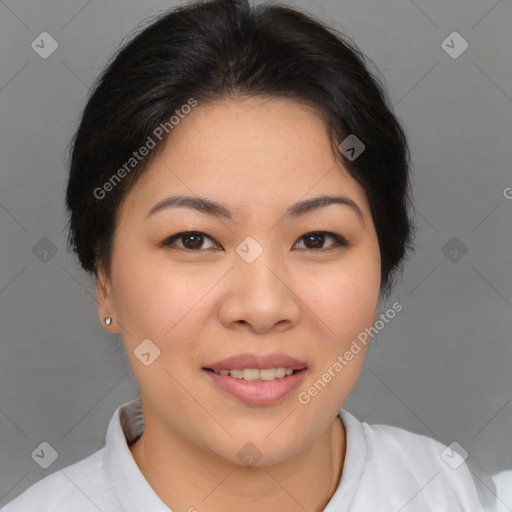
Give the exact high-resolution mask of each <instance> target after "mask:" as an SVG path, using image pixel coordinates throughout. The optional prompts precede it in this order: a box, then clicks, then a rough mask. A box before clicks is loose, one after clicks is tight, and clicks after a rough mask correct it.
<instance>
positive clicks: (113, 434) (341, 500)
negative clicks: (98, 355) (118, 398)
mask: <svg viewBox="0 0 512 512" xmlns="http://www.w3.org/2000/svg"><path fill="white" fill-rule="evenodd" d="M338 416H339V417H340V418H341V420H342V422H343V425H344V427H345V432H346V453H345V460H344V464H343V472H342V476H341V479H340V482H339V485H338V487H337V489H336V491H335V493H334V495H333V496H332V498H331V500H330V501H329V503H328V504H327V506H326V507H325V509H324V512H334V511H336V510H340V509H341V508H342V509H343V510H348V509H349V508H350V507H349V506H348V504H349V502H350V501H351V500H352V499H353V497H354V496H355V494H356V492H357V487H358V485H359V484H360V482H361V479H362V477H363V473H364V469H365V467H366V464H367V461H368V457H369V451H368V450H369V447H368V445H367V442H366V439H365V436H364V432H363V427H362V425H361V422H360V421H359V420H358V419H357V418H356V417H355V416H353V415H352V414H350V413H349V412H348V411H346V410H344V409H341V410H340V411H339V413H338ZM143 431H144V414H143V409H142V400H141V398H140V397H139V398H136V399H135V400H132V401H130V402H126V403H125V404H123V405H121V406H119V407H118V408H117V409H116V411H115V412H114V415H113V416H112V419H111V420H110V424H109V426H108V430H107V436H106V470H107V475H108V478H109V480H110V482H111V484H112V487H113V489H114V492H115V494H116V496H117V499H118V501H119V503H120V504H121V509H122V510H123V511H125V512H140V511H142V510H151V512H172V511H171V509H170V508H169V507H167V505H166V504H165V503H164V502H163V501H162V500H161V499H160V498H159V497H158V495H157V494H156V493H155V491H154V490H153V488H152V487H151V486H150V485H149V483H148V482H147V480H146V478H145V477H144V475H143V474H142V472H141V471H140V469H139V467H138V466H137V463H136V462H135V459H134V458H133V455H132V453H131V451H130V448H129V445H130V444H132V443H134V442H135V441H136V440H137V439H138V438H139V437H140V436H141V434H142V432H143Z"/></svg>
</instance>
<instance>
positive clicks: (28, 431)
mask: <svg viewBox="0 0 512 512" xmlns="http://www.w3.org/2000/svg"><path fill="white" fill-rule="evenodd" d="M173 5H176V2H165V1H156V0H153V1H145V2H139V1H136V0H129V1H119V0H109V1H104V2H99V1H96V0H90V1H87V0H66V1H64V0H50V1H48V0H46V1H37V2H36V1H26V0H6V1H2V2H0V48H1V50H0V52H1V68H0V69H1V74H0V112H1V115H0V130H1V131H0V141H1V142H0V144H1V154H0V176H1V188H0V230H1V246H0V256H1V257H0V318H1V324H0V354H1V355H0V505H3V504H5V503H7V502H8V501H10V500H12V499H13V498H14V497H16V496H17V495H18V494H20V493H21V492H22V491H23V490H24V489H26V488H27V487H28V486H30V485H31V484H33V483H34V482H36V481H37V480H40V479H41V478H43V477H44V476H46V475H47V474H50V473H52V472H54V471H56V470H58V469H60V468H62V467H64V466H66V465H68V464H71V463H73V462H76V461H78V460H80V459H82V458H84V457H86V456H87V455H89V454H91V453H93V452H94V451H96V450H98V449H99V448H101V447H102V446H103V444H104V441H105V432H106V428H107V425H108V422H109V420H110V418H111V415H112V413H113V411H114V410H115V408H116V407H117V406H118V405H120V404H122V403H123V402H125V401H127V400H130V399H132V398H134V397H136V396H137V395H138V392H139V389H138V385H137V383H136V382H135V380H134V378H133V377H132V374H131V371H130V370H129V367H128V365H127V363H126V361H125V360H124V356H123V353H122V347H121V340H120V338H118V337H116V336H112V335H109V334H108V333H107V332H106V331H105V330H104V329H103V328H102V327H101V325H100V324H99V320H98V317H97V303H96V302H95V299H94V283H93V282H92V280H91V279H90V278H88V276H87V275H86V274H85V273H83V272H82V271H81V270H80V268H79V267H78V265H77V263H76V262H75V260H74V258H73V256H72V255H70V254H69V253H68V252H67V251H66V245H65V239H66V233H65V221H66V216H65V210H64V190H65V185H66V167H65V151H66V147H67V144H68V143H69V140H70V138H71V136H72V134H73V132H74V130H75V129H76V126H77V120H78V115H79V113H80V111H81V108H82V107H83V106H84V102H85V100H86V96H87V92H88V87H89V86H90V85H91V83H92V81H93V80H94V78H95V77H96V76H97V75H98V74H99V72H100V71H101V70H102V68H103V66H104V64H105V62H106V59H107V58H108V57H109V56H110V55H111V54H112V52H113V51H115V49H116V48H117V47H118V45H119V43H120V42H121V40H122V39H123V38H125V37H127V34H128V33H129V32H130V31H131V30H132V29H133V28H134V27H136V26H137V25H138V24H139V23H140V22H141V21H142V20H144V19H145V18H147V17H149V16H151V15H154V14H157V13H158V12H161V11H162V10H164V9H167V8H169V7H171V6H173ZM291 5H295V6H298V7H302V8H305V9H307V10H308V11H309V12H311V13H313V14H316V15H317V16H319V17H320V18H321V19H322V20H324V21H325V22H327V23H329V24H331V25H332V26H334V27H336V28H338V29H340V30H342V31H344V32H345V33H346V34H347V35H348V36H349V37H351V38H352V39H354V41H355V42H356V44H357V45H358V46H359V47H360V49H361V50H362V51H363V52H364V53H365V54H366V55H367V56H368V57H369V58H370V59H371V61H373V62H374V63H375V65H376V66H377V68H378V69H379V70H380V71H381V72H382V75H383V76H384V78H385V81H386V83H387V86H388V90H389V94H390V97H391V99H392V102H393V104H394V105H395V109H396V113H397V115H398V116H399V118H400V119H401V121H402V123H403V124H404V127H405V129H406V131H407V133H408V135H409V140H410V144H411V150H412V156H413V161H414V166H415V174H414V178H413V184H414V200H415V205H416V210H417V211H416V218H415V222H416V224H417V225H418V244H417V249H416V252H415V254H414V256H413V257H412V258H411V260H410V262H409V264H408V266H407V269H406V272H405V274H404V277H403V280H402V281H401V282H400V284H399V287H398V289H397V291H396V293H395V294H394V296H393V297H392V298H391V300H390V302H389V305H390V304H391V303H392V302H393V301H395V300H396V301H399V302H400V303H401V304H402V305H403V310H402V311H401V312H400V313H399V314H398V315H397V316H396V317H395V319H394V320H393V321H392V322H391V323H390V324H388V325H387V326H386V328H385V329H384V330H383V331H381V332H380V333H379V335H378V336H376V337H375V338H374V340H373V347H372V349H371V350H370V353H369V356H368V359H367V361H366V364H365V368H364V370H363V373H362V375H361V378H360V380H359V382H358V383H357V385H356V388H355V390H354V392H353V394H352V395H351V397H350V398H349V400H348V402H347V403H346V405H345V407H346V408H347V409H348V410H349V411H351V412H352V413H353V414H355V415H356V416H358V417H359V418H361V419H364V420H366V421H368V422H376V423H387V424H392V425H397V426H400V427H403V428H406V429H409V430H412V431H415V432H419V433H423V434H426V435H429V436H431V437H435V438H437V439H439V440H440V441H442V442H443V443H445V444H450V443H451V442H452V441H457V442H458V443H459V444H461V445H462V446H463V447H464V448H465V449H466V450H467V451H468V452H469V461H471V462H475V463H478V464H479V465H480V467H481V468H482V469H484V470H485V471H486V472H489V473H496V472H498V471H500V470H502V469H504V468H507V467H508V468H510V467H512V439H511V435H510V434H511V426H512V404H511V401H512V372H511V371H510V361H511V360H512V343H511V332H512V321H511V320H512V314H511V313H512V272H511V271H510V263H511V259H512V251H511V249H512V247H511V245H512V244H511V240H512V223H511V222H510V220H511V218H512V199H507V197H506V196H505V194H506V192H507V190H509V191H510V194H508V195H509V197H512V190H510V189H507V187H512V172H511V163H510V162H511V161H512V144H511V143H510V142H511V133H512V80H511V79H512V65H511V64H512V62H511V61H512V35H511V30H510V26H511V21H512V3H511V2H510V1H504V0H501V1H496V0H479V1H476V0H471V1H470V0H457V1H454V0H452V1H450V2H445V1H441V0H436V1H434V0H428V1H427V0H423V1H422V0H415V1H414V2H413V1H412V0H386V1H385V2H384V1H381V0H343V1H340V0H336V1H335V0H322V1H320V0H318V1H308V2H306V1H297V2H293V3H291ZM44 31H46V32H49V33H50V34H51V35H52V36H53V37H54V38H55V39H56V40H57V42H58V44H59V47H58V49H57V50H56V51H55V52H54V53H53V54H52V55H51V56H50V57H49V58H47V59H43V58H41V57H40V56H39V55H38V54H37V53H36V52H35V51H34V50H33V49H32V48H31V43H32V41H34V40H35V39H36V38H37V36H38V35H39V34H41V33H42V32H44ZM453 31H457V32H459V33H460V34H461V35H462V37H463V38H464V39H465V40H466V41H467V42H468V44H469V47H468V49H467V50H466V51H465V52H464V53H463V54H462V55H460V56H459V57H458V58H452V57H451V56H450V55H448V53H446V51H445V50H444V49H443V47H442V46H441V43H442V42H443V41H444V40H445V39H446V38H447V36H448V35H449V34H451V33H452V32H453ZM449 44H451V43H449ZM454 44H455V43H454ZM457 44H458V43H457ZM457 48H458V46H457V45H456V46H455V49H457ZM43 237H46V238H47V239H49V240H50V241H51V243H52V244H53V245H54V246H55V249H56V250H57V252H56V254H54V255H53V256H52V253H51V252H50V253H48V254H47V255H44V254H42V253H41V251H40V250H39V251H38V250H37V248H40V246H37V245H36V244H38V243H43V244H46V247H47V246H48V245H49V243H48V241H46V240H45V241H43V242H40V240H41V239H42V238H43ZM453 237H457V239H459V241H458V242H457V241H455V242H454V241H453V240H452V238H453ZM447 243H448V244H449V245H448V246H446V244H447ZM451 244H459V245H458V246H454V247H455V249H456V251H457V254H456V253H453V252H452V253H451V254H450V252H449V250H451V248H452V245H451ZM461 244H463V245H461ZM34 246H36V249H34V250H33V248H34ZM463 247H466V248H467V253H466V254H464V255H463V256H462V258H461V257H460V256H461V254H462V252H461V248H463ZM45 260H46V261H45ZM455 260H458V261H455ZM389 305H386V304H383V305H382V308H381V311H382V312H384V311H385V310H386V309H387V307H389ZM43 441H46V442H48V443H50V444H51V445H52V446H53V447H54V448H55V449H56V450H57V452H58V458H57V460H56V461H55V462H54V463H53V464H52V465H51V466H50V467H49V468H48V469H42V468H40V467H39V466H38V465H37V464H36V463H35V462H34V460H33V459H32V458H31V453H32V452H33V450H34V449H35V448H36V447H37V446H38V445H39V444H40V443H41V442H43Z"/></svg>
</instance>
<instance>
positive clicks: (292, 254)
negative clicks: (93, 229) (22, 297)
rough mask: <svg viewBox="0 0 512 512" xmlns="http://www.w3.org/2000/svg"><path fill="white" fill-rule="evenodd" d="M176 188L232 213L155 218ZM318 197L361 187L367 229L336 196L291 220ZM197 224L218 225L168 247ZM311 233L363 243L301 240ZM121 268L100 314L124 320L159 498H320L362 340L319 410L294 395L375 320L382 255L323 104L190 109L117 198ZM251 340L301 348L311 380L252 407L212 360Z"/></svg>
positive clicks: (340, 438)
mask: <svg viewBox="0 0 512 512" xmlns="http://www.w3.org/2000/svg"><path fill="white" fill-rule="evenodd" d="M178 194H180V195H181V194H183V195H190V196H195V195H197V196H201V197H206V198H208V199H212V200H215V201H218V202H219V203H222V204H223V205H225V206H226V207H228V208H229V209H230V210H232V212H233V219H232V220H229V219H224V218H217V217H213V216H209V215H206V214H204V213H201V212H199V211H196V210H192V209H187V208H183V207H181V208H179V207H178V208H176V207H174V208H170V209H166V210H162V211H160V212H158V213H156V214H154V215H153V216H151V217H149V218H146V216H147V214H148V212H149V210H150V209H151V208H152V207H153V206H154V205H155V204H156V203H158V202H159V201H161V200H162V199H164V198H167V197H169V196H172V195H178ZM318 195H343V196H347V197H349V198H351V199H352V200H353V201H354V202H355V203H356V204H357V205H358V206H359V208H360V210H361V212H362V216H363V222H364V223H363V222H362V221H361V220H360V219H359V217H358V216H357V215H356V213H355V212H354V211H353V210H352V209H351V208H350V207H348V206H346V205H339V204H338V205H330V206H328V207H325V208H321V209H317V210H314V211H311V212H309V213H306V214H304V215H301V216H299V217H296V218H291V219H285V218H283V215H284V212H285V210H286V209H287V208H288V207H289V206H290V205H292V204H293V203H295V202H297V201H299V200H303V199H309V198H312V197H316V196H318ZM184 231H197V232H200V233H204V234H205V235H208V236H206V237H204V238H203V243H202V245H201V242H200V241H199V242H198V241H197V239H194V240H192V243H191V241H190V239H187V238H183V237H182V238H179V239H177V240H175V241H174V245H171V246H169V247H164V246H163V245H162V243H163V242H164V241H165V240H166V239H168V238H169V237H171V236H172V235H174V234H177V233H180V232H184ZM312 231H329V232H332V233H335V234H338V235H341V236H343V237H344V238H345V239H346V240H347V241H348V242H349V243H350V244H351V245H350V246H349V247H343V246H336V245H335V240H334V239H332V238H330V237H329V236H326V237H325V239H324V241H323V242H322V241H320V242H319V243H318V241H315V240H310V239H308V237H304V235H306V234H308V233H310V232H312ZM247 236H252V237H253V238H254V239H255V240H256V241H257V242H258V243H259V244H260V246H261V247H262V248H263V253H262V254H261V255H260V256H259V257H258V258H257V259H256V260H255V261H254V262H253V263H250V264H249V263H247V262H246V261H244V260H243V259H242V258H241V257H240V256H239V255H238V254H237V253H236V248H237V246H238V245H239V244H240V243H241V242H242V241H243V240H244V239H245V238H246V237H247ZM209 237H210V238H209ZM187 244H188V245H187ZM173 247H174V248H173ZM186 247H188V250H187V249H186ZM190 247H197V248H196V249H193V248H192V249H191V248H190ZM322 249H323V250H322ZM112 262H113V264H112V272H111V275H110V278H107V277H106V273H104V272H103V271H100V272H99V275H98V278H97V293H98V299H99V302H100V304H101V306H100V318H101V319H103V318H104V317H106V316H111V317H113V319H114V321H113V323H112V324H111V325H110V326H109V327H108V330H109V331H110V332H120V333H121V334H122V338H123V343H124V346H125V349H126V353H127V356H128V359H129V362H130V364H131V367H132V369H133V372H134V374H135V377H136V379H137V381H138V382H139V384H140V388H141V393H142V403H143V409H144V415H145V431H144V433H143V435H142V436H141V437H140V439H139V440H138V441H137V442H136V443H134V444H133V445H131V446H130V450H131V453H132V454H133V457H134V459H135V461H136V463H137V465H138V467H139V468H140V470H141V472H142V473H143V474H144V476H145V478H146V479H147V481H148V482H149V484H150V485H151V487H152V488H153V489H154V490H155V492H156V493H157V494H158V496H159V497H160V498H161V499H162V500H163V501H164V503H166V504H167V505H168V506H169V507H170V508H171V509H172V510H175V511H187V510H194V509H192V508H191V507H195V509H196V510H198V511H199V512H217V511H221V510H222V511H225V510H227V507H232V508H233V509H236V508H235V507H239V508H240V509H243V510H245V511H248V512H252V511H254V512H256V511H258V512H259V511H261V510H282V511H296V510H298V509H301V507H302V508H303V509H305V510H308V511H321V510H323V509H324V507H325V506H326V505H327V503H328V502H329V500H330V498H331V497H332V495H333V493H334V492H335V490H336V487H337V486H338V484H339V480H340V477H341V474H342V469H343V461H344V456H345V450H346V446H345V445H346V437H345V430H344V427H343V424H342V422H341V420H340V419H339V417H338V416H337V414H338V412H339V409H340V408H341V407H342V406H343V403H344V402H345V400H346V398H347V396H348V395H349V394H350V392H351V390H352V388H353V387H354V385H355V383H356V380H357V378H358V376H359V374H360V371H361V369H362V366H363V363H364V358H365V356H366V350H365V349H364V347H363V350H361V352H359V354H357V355H355V356H354V358H353V359H352V360H351V361H350V362H349V363H348V364H347V365H346V366H345V367H344V368H343V370H342V371H341V372H339V373H337V374H336V377H334V378H332V379H331V381H330V382H329V383H328V384H327V385H326V386H325V388H324V389H323V390H322V391H321V392H319V393H318V394H317V396H315V397H312V398H311V401H310V402H309V403H308V404H306V405H303V404H301V403H300V402H299V401H298V397H297V395H298V393H299V392H301V391H305V390H307V389H308V388H309V387H311V386H312V385H313V383H314V382H315V381H317V380H318V379H320V378H321V376H322V374H323V373H324V372H326V371H327V369H328V368H329V367H331V366H332V365H333V363H334V362H335V361H336V359H337V357H338V356H339V355H342V354H344V353H345V352H346V351H347V350H348V349H349V347H350V345H351V343H352V341H353V340H355V339H356V337H357V335H358V334H359V333H360V332H361V331H363V330H364V329H365V328H366V327H369V326H371V325H372V324H373V323H374V321H375V320H376V318H378V302H379V291H380V252H379V245H378V240H377V235H376V232H375V227H374V224H373V221H372V218H371V213H370V207H369V203H368V200H367V197H366V195H365V193H364V190H363V189H362V187H361V186H360V185H359V184H358V183H357V181H356V180H355V179H354V178H352V177H351V176H350V174H349V173H348V171H347V170H346V169H345V168H344V167H343V165H342V164H341V163H340V162H339V161H337V160H336V159H335V158H334V155H333V153H332V149H331V146H330V143H329V138H328V134H327V130H326V126H325V124H324V122H323V120H322V118H321V117H320V115H319V114H318V113H317V112H316V111H315V110H314V109H313V108H312V107H308V106H305V105H302V104H299V103H297V102H294V101H292V100H287V99H275V98H274V99H262V98H251V99H240V98H239V99H226V100H223V101H218V102H216V103H214V104H210V105H206V106H201V105H199V106H197V107H195V108H194V109H193V110H192V112H191V113H190V114H188V115H187V116H186V117H185V118H184V119H183V120H182V121H181V122H180V124H179V125H178V126H176V127H175V128H174V130H173V132H172V133H171V137H170V138H169V140H168V141H167V143H166V146H165V148H164V150H163V151H162V152H161V153H160V154H159V155H158V157H157V158H156V159H155V160H154V161H153V162H152V163H151V165H150V167H149V168H148V169H147V170H146V173H145V174H144V175H143V176H142V177H141V178H140V180H139V181H137V183H136V185H135V186H134V187H133V188H132V190H131V191H130V192H129V194H128V195H127V196H126V198H125V199H124V201H123V203H122V204H121V206H120V210H119V217H118V225H117V226H116V234H115V239H114V247H113V255H112ZM146 338H149V339H151V340H152V342H153V343H154V344H155V345H156V346H158V348H159V349H160V351H161V353H160V356H159V357H158V358H157V359H155V361H154V362H153V363H152V364H150V365H149V366H145V365H144V364H142V363H141V361H140V360H139V359H138V358H137V357H136V356H135V355H134V350H135V349H136V347H137V346H138V345H139V344H140V343H141V341H142V340H143V339H146ZM242 352H252V353H258V354H270V353H273V352H282V353H285V354H288V355H290V356H292V357H296V358H298V359H300V360H303V361H305V362H306V363H307V367H308V372H307V375H306V378H305V380H304V382H303V383H302V384H301V386H300V387H299V388H298V389H297V390H295V391H293V392H292V393H291V394H290V395H288V396H286V397H285V398H284V399H282V400H280V401H279V402H278V403H275V404H272V405H265V406H261V405H259V406H254V405H247V404H245V403H243V402H241V401H239V400H238V399H236V398H235V397H233V396H231V395H228V394H226V393H225V392H224V391H223V390H221V389H219V388H218V387H217V386H215V385H214V384H212V383H211V381H210V379H209V378H208V375H206V374H205V372H204V371H203V370H201V368H202V367H204V366H207V365H208V363H213V362H215V361H218V360H220V359H224V358H225V357H228V356H231V355H235V354H239V353H242ZM248 442H251V443H253V444H254V445H255V446H256V447H257V449H258V450H259V452H260V453H261V458H260V460H259V461H258V462H257V464H256V465H254V466H253V467H248V466H245V465H244V464H243V463H242V462H241V461H240V460H239V458H238V457H237V453H238V451H239V450H240V449H241V448H242V447H243V446H244V445H245V444H246V443H248Z"/></svg>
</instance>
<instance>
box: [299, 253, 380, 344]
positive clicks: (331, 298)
mask: <svg viewBox="0 0 512 512" xmlns="http://www.w3.org/2000/svg"><path fill="white" fill-rule="evenodd" d="M303 275H304V277H303V278H302V280H301V282H302V284H301V290H302V291H301V298H302V300H303V301H304V302H305V304H307V305H308V306H309V307H310V308H311V310H312V311H313V312H314V313H315V315H316V317H317V318H318V320H319V321H322V322H323V323H324V327H323V330H324V331H325V332H326V333H328V334H329V335H330V336H332V337H335V339H336V340H348V338H352V337H354V336H357V334H358V333H359V332H360V331H361V330H363V329H364V328H365V327H368V326H369V325H372V324H373V322H374V320H375V311H376V309H377V307H378V301H379V291H380V265H379V260H378V258H376V257H375V254H374V253H373V252H365V253H362V252H358V253H356V252H354V253H353V254H352V255H350V257H347V258H345V259H342V260H340V262H339V263H338V264H336V265H329V266H326V267H325V268H324V269H321V270H318V269H317V270H316V271H314V272H304V274H303Z"/></svg>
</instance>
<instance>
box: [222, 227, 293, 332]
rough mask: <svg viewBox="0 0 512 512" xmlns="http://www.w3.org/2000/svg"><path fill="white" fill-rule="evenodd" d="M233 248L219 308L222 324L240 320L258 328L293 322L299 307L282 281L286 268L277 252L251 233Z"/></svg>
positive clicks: (287, 285) (261, 329) (262, 328)
mask: <svg viewBox="0 0 512 512" xmlns="http://www.w3.org/2000/svg"><path fill="white" fill-rule="evenodd" d="M236 252H237V254H236V255H235V260H234V265H233V269H232V271H231V272H230V274H229V275H228V276H227V282H226V286H227V289H226V291H227V295H226V297H225V300H224V303H223V306H222V311H221V315H222V320H223V322H224V324H225V325H228V324H232V323H233V322H241V321H243V322H242V323H246V324H251V325H252V327H253V328H254V329H255V330H258V331H264V330H266V329H269V328H271V327H272V326H273V325H275V324H277V323H288V324H290V323H291V324H294V323H295V322H296V321H297V319H298V316H299V307H298V304H297V301H296V297H295V295H294V294H293V293H292V290H291V289H292V287H291V286H290V284H287V283H286V274H287V272H286V268H285V265H284V264H283V260H282V259H281V258H280V255H279V252H278V251H273V250H272V249H270V248H267V247H265V246H264V245H263V243H260V242H257V241H256V240H255V239H254V238H252V239H251V237H248V238H247V239H246V240H244V241H243V242H242V243H241V244H240V245H239V246H238V247H237V250H236Z"/></svg>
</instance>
